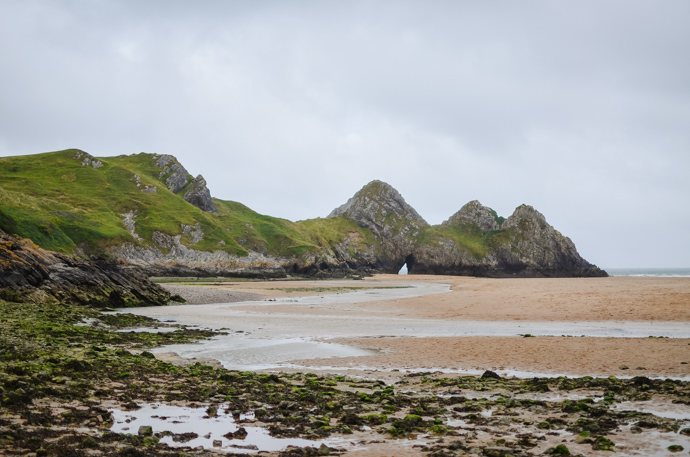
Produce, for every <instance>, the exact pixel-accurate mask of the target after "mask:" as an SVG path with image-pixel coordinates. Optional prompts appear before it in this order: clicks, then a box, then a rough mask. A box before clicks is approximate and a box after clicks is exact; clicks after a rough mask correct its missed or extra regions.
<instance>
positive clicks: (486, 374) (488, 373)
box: [481, 370, 501, 379]
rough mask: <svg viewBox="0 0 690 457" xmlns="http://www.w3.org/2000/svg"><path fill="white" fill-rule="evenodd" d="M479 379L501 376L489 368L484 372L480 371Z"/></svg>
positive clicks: (498, 377)
mask: <svg viewBox="0 0 690 457" xmlns="http://www.w3.org/2000/svg"><path fill="white" fill-rule="evenodd" d="M481 379H501V377H500V376H499V375H498V374H497V373H495V372H493V371H491V370H486V371H485V372H484V373H482V377H481Z"/></svg>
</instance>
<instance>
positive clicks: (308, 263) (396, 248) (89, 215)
mask: <svg viewBox="0 0 690 457" xmlns="http://www.w3.org/2000/svg"><path fill="white" fill-rule="evenodd" d="M0 202H1V205H0V229H2V230H4V231H6V232H7V233H10V234H17V235H19V236H22V237H25V238H29V239H31V240H32V241H34V242H35V243H36V244H37V245H39V246H41V247H43V248H45V249H50V250H54V251H57V252H61V253H67V254H76V255H77V256H89V255H97V256H105V257H111V258H120V259H124V260H127V261H129V262H131V263H136V264H143V265H146V266H147V268H150V271H152V272H155V273H156V274H195V275H203V274H212V275H223V274H232V275H246V276H252V277H255V276H257V275H259V276H260V275H261V274H265V275H267V276H270V277H279V276H285V275H286V274H307V275H318V274H334V273H337V272H347V271H353V270H360V271H362V270H366V271H382V272H397V271H398V269H400V267H401V266H402V265H403V264H404V263H407V264H408V268H409V270H410V272H411V273H415V272H418V273H442V274H477V275H482V276H511V275H523V276H534V275H536V276H583V275H584V276H592V275H594V276H598V275H602V274H605V273H604V272H602V271H601V270H598V269H597V268H596V267H593V266H592V265H590V264H589V263H587V262H586V261H584V259H582V258H581V257H580V256H579V254H578V253H577V251H576V250H575V247H574V245H573V244H572V242H571V241H570V240H569V239H568V238H566V237H563V236H562V235H560V233H558V232H557V231H556V230H555V229H553V227H551V226H549V225H548V224H546V221H545V219H544V217H543V216H542V215H541V214H539V213H538V212H536V211H535V210H534V211H531V212H530V211H527V210H525V209H524V208H531V207H527V206H524V207H520V208H518V209H517V210H516V213H515V214H514V215H513V216H511V217H509V218H508V219H504V218H502V217H499V216H498V215H497V214H496V213H495V212H494V211H493V210H491V209H490V208H486V207H484V206H482V205H481V204H480V203H479V202H470V203H468V204H467V205H465V206H464V207H463V208H462V209H461V210H460V211H458V212H457V213H456V214H454V215H453V216H451V218H449V219H448V221H446V222H444V223H443V224H441V225H438V226H429V224H428V223H427V222H426V221H425V220H424V219H423V218H422V217H421V216H420V215H419V214H418V213H417V211H415V210H414V208H412V207H411V206H410V205H408V204H407V203H406V202H405V200H404V199H403V198H402V196H401V195H400V194H399V193H398V192H397V191H396V190H395V189H394V188H392V187H391V186H390V185H388V184H386V183H383V182H381V181H372V182H371V183H369V184H367V185H366V186H364V187H363V188H362V189H361V190H360V191H359V192H357V193H356V194H355V195H354V196H353V197H352V198H351V199H350V200H349V201H348V202H347V203H345V204H344V205H342V206H341V207H339V208H337V209H335V210H334V211H333V212H332V213H331V214H330V215H329V216H328V217H327V218H325V219H321V218H319V219H312V220H306V221H300V222H291V221H288V220H285V219H279V218H274V217H270V216H265V215H261V214H258V213H256V212H255V211H252V210H251V209H249V208H247V207H246V206H244V205H242V204H241V203H237V202H233V201H224V200H220V199H217V198H211V194H210V191H209V190H208V188H207V187H206V182H205V180H204V179H203V177H202V176H201V175H199V176H197V177H196V178H194V177H193V176H192V175H190V174H189V173H188V172H187V170H186V169H185V168H184V167H183V166H182V164H180V163H179V162H178V161H177V159H175V157H173V156H170V155H157V154H146V153H141V154H135V155H130V156H118V157H108V158H96V157H93V156H91V155H89V154H87V153H86V152H84V151H80V150H76V149H69V150H64V151H58V152H51V153H45V154H36V155H30V156H18V157H6V158H2V159H0ZM521 208H522V209H521ZM532 210H533V208H532ZM518 219H519V221H518ZM516 221H517V222H516ZM261 272H264V273H261Z"/></svg>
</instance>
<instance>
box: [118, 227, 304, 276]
mask: <svg viewBox="0 0 690 457" xmlns="http://www.w3.org/2000/svg"><path fill="white" fill-rule="evenodd" d="M182 231H183V234H184V235H186V236H188V237H190V239H192V240H193V239H197V240H200V239H201V238H202V237H203V232H202V231H201V227H200V226H198V225H197V226H189V225H183V226H182ZM181 239H182V235H175V236H172V235H168V234H167V233H163V232H159V231H155V232H153V238H152V241H153V243H152V245H146V246H137V245H134V244H131V243H125V244H124V245H122V246H121V247H120V248H119V249H118V250H117V251H116V252H114V254H115V255H116V256H117V257H118V258H121V259H126V260H127V261H128V262H129V263H132V264H135V265H138V266H141V267H142V268H144V269H145V270H146V271H147V272H148V274H150V275H151V276H202V277H211V276H232V277H243V278H261V279H269V278H284V277H286V276H287V274H286V272H285V269H284V268H283V264H290V262H289V260H286V259H276V258H274V257H268V256H264V255H261V254H259V253H256V252H251V253H250V254H249V255H248V256H245V257H240V256H235V255H232V254H228V253H227V252H224V251H213V252H209V251H198V250H196V249H192V248H189V247H187V246H185V245H184V244H182V242H181Z"/></svg>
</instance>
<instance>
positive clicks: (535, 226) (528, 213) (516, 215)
mask: <svg viewBox="0 0 690 457" xmlns="http://www.w3.org/2000/svg"><path fill="white" fill-rule="evenodd" d="M501 228H504V229H509V228H519V229H520V230H527V229H530V228H531V230H532V231H553V230H555V229H554V228H553V227H552V226H551V225H549V223H548V222H546V218H545V217H544V215H543V214H542V213H540V212H539V211H537V210H536V209H534V207H533V206H530V205H520V206H518V207H517V208H515V211H513V214H511V215H510V217H508V219H506V220H505V222H503V224H502V226H501Z"/></svg>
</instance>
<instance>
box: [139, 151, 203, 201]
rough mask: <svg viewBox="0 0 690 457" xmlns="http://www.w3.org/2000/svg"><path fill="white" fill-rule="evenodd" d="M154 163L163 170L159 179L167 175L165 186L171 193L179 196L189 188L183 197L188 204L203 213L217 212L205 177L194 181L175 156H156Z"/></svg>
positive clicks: (199, 177) (198, 177)
mask: <svg viewBox="0 0 690 457" xmlns="http://www.w3.org/2000/svg"><path fill="white" fill-rule="evenodd" d="M153 163H154V165H155V166H156V167H158V168H162V169H163V171H161V172H160V174H159V175H158V177H159V178H163V177H165V176H166V175H167V177H166V178H165V185H166V186H167V187H168V190H170V192H172V193H173V194H179V193H180V192H182V191H183V190H184V189H185V188H187V191H186V192H185V193H184V197H183V198H184V199H185V201H186V202H188V203H191V204H192V205H194V206H196V207H197V208H199V209H201V210H202V211H206V212H209V213H212V212H215V211H216V205H215V204H214V203H213V200H211V192H210V191H209V190H208V187H206V180H205V179H204V177H203V176H201V175H199V176H197V177H196V178H194V179H192V175H190V174H189V172H188V171H187V169H186V168H185V167H183V166H182V164H181V163H180V162H178V161H177V159H176V158H175V157H174V156H171V155H169V154H164V155H161V156H154V162H153ZM155 191H156V189H155V188H153V190H145V192H155Z"/></svg>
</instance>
